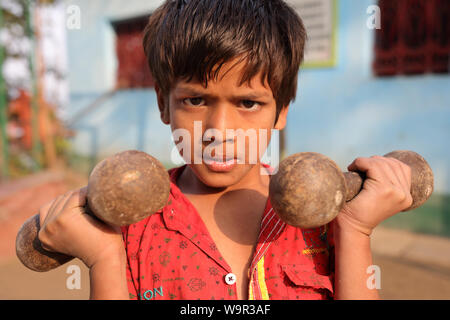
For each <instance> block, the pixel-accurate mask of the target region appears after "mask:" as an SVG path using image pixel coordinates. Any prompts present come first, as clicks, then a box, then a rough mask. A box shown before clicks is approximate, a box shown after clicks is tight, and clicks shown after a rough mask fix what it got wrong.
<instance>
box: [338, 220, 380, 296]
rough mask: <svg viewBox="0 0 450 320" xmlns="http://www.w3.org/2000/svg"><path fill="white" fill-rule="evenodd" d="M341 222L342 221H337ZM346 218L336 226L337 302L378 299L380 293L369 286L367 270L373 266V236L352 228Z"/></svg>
mask: <svg viewBox="0 0 450 320" xmlns="http://www.w3.org/2000/svg"><path fill="white" fill-rule="evenodd" d="M339 220H341V221H340V222H338V221H339ZM342 220H343V219H338V218H337V220H336V223H335V224H334V241H335V247H334V250H335V262H334V263H335V283H334V291H335V294H334V298H335V299H339V300H341V299H352V300H355V299H363V300H372V299H379V295H378V291H377V290H376V289H370V288H369V287H368V286H367V278H368V276H369V275H368V274H367V273H366V271H367V268H368V267H369V266H370V265H372V253H371V250H370V237H369V236H368V235H367V234H364V233H362V232H359V231H357V230H354V229H352V227H351V226H348V225H346V223H345V222H344V221H342Z"/></svg>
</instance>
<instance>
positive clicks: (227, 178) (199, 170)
mask: <svg viewBox="0 0 450 320" xmlns="http://www.w3.org/2000/svg"><path fill="white" fill-rule="evenodd" d="M253 166H255V165H254V164H252V165H249V164H238V165H236V166H235V167H234V168H233V169H232V170H230V171H227V172H220V171H214V170H211V169H210V168H208V166H206V165H205V164H200V165H193V166H192V168H191V169H192V170H193V171H194V174H195V175H196V176H197V179H199V180H200V181H201V182H203V184H205V185H206V186H208V187H210V188H218V189H223V188H228V187H231V186H233V185H235V184H237V183H239V182H240V181H241V180H242V179H243V178H244V177H245V176H246V175H247V174H248V173H249V171H250V170H251V169H252V167H253Z"/></svg>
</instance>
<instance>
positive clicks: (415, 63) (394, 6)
mask: <svg viewBox="0 0 450 320" xmlns="http://www.w3.org/2000/svg"><path fill="white" fill-rule="evenodd" d="M378 5H379V7H380V9H381V29H379V30H377V32H376V36H375V61H374V65H373V69H374V73H375V74H376V75H377V76H393V75H398V74H424V73H449V69H450V59H449V57H450V0H395V1H392V0H379V1H378Z"/></svg>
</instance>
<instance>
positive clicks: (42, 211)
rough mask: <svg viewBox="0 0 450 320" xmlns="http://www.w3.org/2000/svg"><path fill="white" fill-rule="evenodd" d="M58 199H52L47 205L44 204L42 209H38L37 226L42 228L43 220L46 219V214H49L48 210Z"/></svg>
mask: <svg viewBox="0 0 450 320" xmlns="http://www.w3.org/2000/svg"><path fill="white" fill-rule="evenodd" d="M57 199H58V198H55V199H53V200H52V201H50V202H49V203H46V204H45V205H43V206H42V207H40V208H39V225H40V226H42V225H43V224H44V221H45V218H47V215H48V213H49V212H50V209H51V208H52V206H53V205H54V204H55V202H56V200H57Z"/></svg>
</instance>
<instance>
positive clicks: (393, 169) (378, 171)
mask: <svg viewBox="0 0 450 320" xmlns="http://www.w3.org/2000/svg"><path fill="white" fill-rule="evenodd" d="M347 169H348V170H349V171H360V172H365V173H366V180H365V181H364V184H363V188H362V190H361V192H360V193H359V194H358V195H357V196H356V197H355V198H354V199H352V200H351V201H349V202H347V203H346V204H345V205H344V207H343V208H342V210H341V212H340V213H339V214H338V216H337V222H338V225H339V226H340V227H344V228H351V229H354V230H357V231H359V232H362V233H364V234H366V235H370V234H371V232H372V230H373V229H374V228H375V227H376V226H377V225H378V224H379V223H380V222H381V221H383V220H385V219H387V218H389V217H391V216H393V215H394V214H396V213H398V212H401V211H403V210H405V209H407V208H409V207H410V206H411V204H412V202H413V200H412V197H411V194H410V189H411V169H410V167H409V166H408V165H406V164H404V163H402V162H401V161H399V160H397V159H393V158H386V157H380V156H373V157H370V158H357V159H355V161H353V162H352V163H351V164H350V165H349V166H348V168H347Z"/></svg>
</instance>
